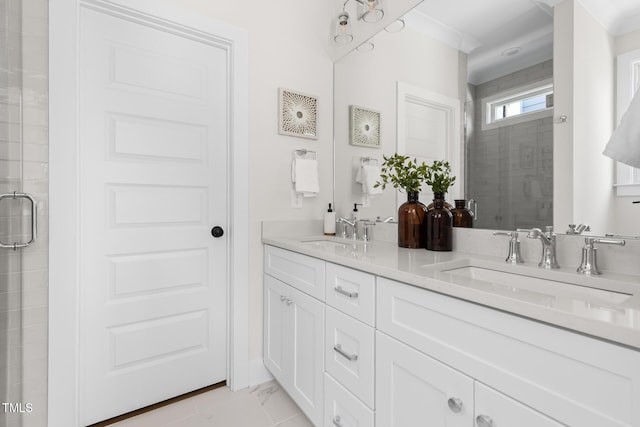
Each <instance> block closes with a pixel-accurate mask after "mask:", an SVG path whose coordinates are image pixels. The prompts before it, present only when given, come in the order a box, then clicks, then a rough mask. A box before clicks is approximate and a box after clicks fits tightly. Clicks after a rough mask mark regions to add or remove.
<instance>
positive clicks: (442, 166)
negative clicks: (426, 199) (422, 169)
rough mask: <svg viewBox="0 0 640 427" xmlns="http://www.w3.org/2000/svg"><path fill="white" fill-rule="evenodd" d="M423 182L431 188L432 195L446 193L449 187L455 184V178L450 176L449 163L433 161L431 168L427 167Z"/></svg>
mask: <svg viewBox="0 0 640 427" xmlns="http://www.w3.org/2000/svg"><path fill="white" fill-rule="evenodd" d="M425 182H426V184H427V185H428V186H430V187H431V190H432V191H433V193H434V194H435V193H446V192H447V190H448V189H449V187H450V186H452V185H453V183H454V182H456V177H455V176H451V165H449V162H445V161H440V160H434V162H433V164H432V165H431V166H427V171H426V174H425Z"/></svg>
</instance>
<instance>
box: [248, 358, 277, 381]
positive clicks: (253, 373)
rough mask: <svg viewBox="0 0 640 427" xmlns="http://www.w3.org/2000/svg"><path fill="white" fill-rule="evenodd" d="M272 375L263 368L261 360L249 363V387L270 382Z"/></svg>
mask: <svg viewBox="0 0 640 427" xmlns="http://www.w3.org/2000/svg"><path fill="white" fill-rule="evenodd" d="M272 379H273V375H271V373H270V372H269V370H268V369H267V368H266V367H265V366H264V363H263V362H262V359H254V360H251V361H249V387H253V386H254V385H258V384H262V383H265V382H267V381H271V380H272Z"/></svg>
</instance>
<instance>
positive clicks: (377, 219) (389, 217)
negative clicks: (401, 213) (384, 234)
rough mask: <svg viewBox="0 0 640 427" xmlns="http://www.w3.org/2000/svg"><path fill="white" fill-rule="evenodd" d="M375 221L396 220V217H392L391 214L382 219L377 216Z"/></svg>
mask: <svg viewBox="0 0 640 427" xmlns="http://www.w3.org/2000/svg"><path fill="white" fill-rule="evenodd" d="M376 222H384V223H387V222H396V219H395V218H394V217H392V216H388V217H386V218H385V219H382V218H380V217H377V218H376Z"/></svg>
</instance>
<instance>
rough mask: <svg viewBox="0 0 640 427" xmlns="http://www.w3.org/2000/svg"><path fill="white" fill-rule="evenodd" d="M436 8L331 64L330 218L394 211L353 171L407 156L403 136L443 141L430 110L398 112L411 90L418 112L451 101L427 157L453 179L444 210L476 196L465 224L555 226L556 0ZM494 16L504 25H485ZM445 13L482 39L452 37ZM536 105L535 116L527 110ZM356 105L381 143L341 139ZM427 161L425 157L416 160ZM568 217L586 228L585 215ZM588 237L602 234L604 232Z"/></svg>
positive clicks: (423, 8)
mask: <svg viewBox="0 0 640 427" xmlns="http://www.w3.org/2000/svg"><path fill="white" fill-rule="evenodd" d="M438 3H443V2H431V1H428V0H427V1H425V2H423V3H422V4H421V5H418V6H417V7H416V8H415V9H413V10H412V11H411V12H409V13H408V14H406V15H405V16H404V19H405V21H406V24H407V25H406V26H405V28H404V30H403V31H401V32H397V33H391V32H387V31H381V32H379V33H378V34H377V35H376V36H375V37H373V38H372V39H371V41H372V42H373V44H374V45H375V49H374V50H373V51H371V52H368V53H361V52H359V51H357V50H354V51H352V52H351V53H349V54H348V55H346V56H344V57H343V58H341V59H340V60H339V61H337V62H336V63H335V65H334V143H335V151H334V153H335V154H334V156H335V165H334V174H335V175H334V179H335V194H334V202H335V205H336V208H337V214H338V215H339V216H345V217H348V216H349V215H350V212H351V210H352V209H353V204H354V203H359V204H362V206H360V207H358V209H359V211H360V212H359V217H361V218H376V217H378V216H379V217H381V218H386V217H389V216H393V217H395V216H396V215H397V206H398V205H399V204H401V203H402V202H404V201H405V198H406V195H405V194H404V193H398V192H396V191H394V190H393V189H392V188H389V187H388V188H387V189H386V190H385V191H384V192H383V193H382V194H380V195H375V196H363V193H362V186H361V184H358V183H356V174H357V171H358V169H359V167H360V164H361V163H362V162H367V161H370V162H374V163H375V160H367V159H368V158H373V159H377V161H378V163H380V162H381V161H382V156H383V155H391V154H393V153H394V152H396V151H398V152H400V153H401V154H408V155H412V157H413V155H414V154H416V153H415V150H411V149H408V148H407V146H410V145H411V144H406V143H404V142H403V141H406V140H407V137H412V133H414V132H415V133H417V134H420V133H421V132H422V133H423V134H424V133H425V132H426V136H424V139H425V141H428V140H429V139H430V138H431V137H433V135H438V134H442V132H440V133H438V132H435V131H433V130H429V129H425V128H428V126H427V125H425V123H430V124H432V122H430V121H429V119H428V117H429V116H428V115H429V114H431V113H425V112H424V111H422V112H420V111H419V110H420V109H419V108H418V109H417V110H418V111H416V109H415V108H414V109H413V110H412V109H411V108H403V107H402V104H403V102H404V101H405V100H406V99H405V97H404V96H405V95H406V94H408V95H406V96H407V97H408V98H410V99H411V100H414V101H415V100H417V102H414V104H416V103H417V104H418V105H422V106H424V105H441V104H442V102H439V101H438V99H439V98H438V97H442V98H443V99H447V100H453V101H454V102H458V105H459V106H460V125H459V126H458V127H457V129H455V130H453V131H451V132H450V133H449V134H448V137H449V140H448V142H447V143H446V145H447V146H445V147H440V151H438V150H437V149H436V150H433V149H431V148H430V149H429V150H428V151H429V152H439V153H441V152H446V153H447V154H446V156H447V159H448V160H450V161H451V162H452V164H455V167H454V170H455V175H456V176H457V177H458V180H457V182H456V184H455V185H454V187H452V188H451V189H450V192H449V194H447V200H448V201H449V202H450V203H452V204H453V200H454V199H456V198H466V199H469V198H473V199H475V200H476V201H477V202H478V218H477V220H476V223H475V225H474V227H476V228H488V229H507V230H508V229H515V228H530V227H540V228H544V226H546V225H550V224H554V218H553V207H554V197H555V200H556V201H557V200H559V199H561V198H563V197H565V194H564V193H563V192H558V191H556V193H557V194H554V181H553V178H554V177H553V174H554V159H553V156H554V146H553V144H554V136H553V131H554V117H553V108H551V107H552V105H553V94H552V92H553V85H552V83H553V60H552V52H553V46H552V44H553V11H552V8H551V6H553V5H554V4H555V3H559V2H557V1H556V2H554V1H552V0H546V1H545V2H544V3H543V2H532V1H530V0H518V1H515V0H505V1H501V0H497V1H495V2H492V3H494V4H495V5H500V8H501V9H497V10H489V9H487V4H488V3H486V2H476V1H471V2H469V1H467V0H456V1H453V2H448V3H449V4H450V5H449V6H447V5H444V6H443V5H438ZM460 3H464V7H462V6H461V4H460ZM479 3H482V4H479ZM505 8H512V9H513V13H514V14H516V15H514V16H516V17H515V18H514V17H510V18H509V17H508V13H506V12H507V11H506V9H505ZM460 10H464V11H467V13H463V14H461V13H460V12H459V11H460ZM491 16H494V17H495V16H499V17H502V19H506V21H504V22H502V23H500V24H499V25H498V26H497V27H495V28H483V25H485V24H486V23H487V22H490V19H489V18H488V17H491ZM452 17H453V18H456V17H457V18H456V19H457V20H455V21H453V22H455V25H457V26H460V28H465V29H467V28H472V27H473V28H474V30H473V31H478V33H474V34H481V35H480V36H477V37H470V36H469V34H468V33H466V32H465V33H463V32H460V31H455V30H453V31H452V28H455V27H452V26H451V25H448V24H446V23H447V22H452V21H450V19H453V18H452ZM484 17H487V19H484ZM476 23H480V24H478V25H475V24H476ZM447 30H448V31H447ZM515 30H522V31H524V33H526V34H524V33H522V34H520V33H516V32H515ZM495 59H497V62H496V61H495ZM400 87H402V88H403V90H399V88H400ZM401 92H402V93H403V94H405V95H403V96H402V97H401V96H400V95H399V93H401ZM533 104H537V107H533V108H534V109H537V111H535V112H529V109H530V108H532V107H531V105H533ZM353 105H355V106H358V107H361V108H364V109H370V110H373V111H377V112H378V113H379V114H380V129H379V131H380V145H379V148H371V147H362V146H355V145H351V144H350V136H349V135H350V122H349V106H353ZM522 113H526V114H522ZM432 115H433V114H432ZM436 115H437V113H436ZM425 117H427V120H425ZM434 120H435V119H434ZM445 127H446V126H445ZM432 128H433V126H432ZM456 131H457V134H456ZM429 132H431V134H433V135H431V134H430V133H429ZM445 133H446V131H445ZM400 136H402V140H403V141H400V139H401V138H400ZM434 138H435V137H434ZM456 149H457V150H458V151H456ZM442 150H444V151H442ZM411 151H414V152H413V153H412V152H411ZM424 157H428V156H426V155H425V154H423V153H420V154H419V158H424ZM592 172H593V173H598V172H597V171H592ZM603 173H605V174H606V173H608V172H603ZM430 199H431V192H430V190H429V189H428V188H423V193H422V194H421V201H422V202H423V203H425V204H428V203H429V202H430ZM574 216H577V214H576V213H575V212H574ZM563 219H565V218H563ZM574 219H575V220H582V221H584V222H586V221H585V220H587V219H588V218H584V219H582V218H574ZM555 225H556V231H558V232H561V233H562V232H565V231H566V230H567V228H568V227H567V224H557V223H556V224H555ZM593 231H594V232H595V233H599V234H604V233H606V232H609V231H611V230H610V229H606V230H593ZM615 232H616V233H618V234H623V233H624V232H623V231H621V230H616V231H615ZM633 234H637V231H636V232H635V233H633Z"/></svg>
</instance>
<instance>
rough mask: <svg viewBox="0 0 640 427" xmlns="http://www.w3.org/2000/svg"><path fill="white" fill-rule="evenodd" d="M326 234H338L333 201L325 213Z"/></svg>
mask: <svg viewBox="0 0 640 427" xmlns="http://www.w3.org/2000/svg"><path fill="white" fill-rule="evenodd" d="M324 235H325V236H335V235H336V213H335V212H334V211H333V209H331V203H329V209H328V210H327V211H326V212H325V214H324Z"/></svg>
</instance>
